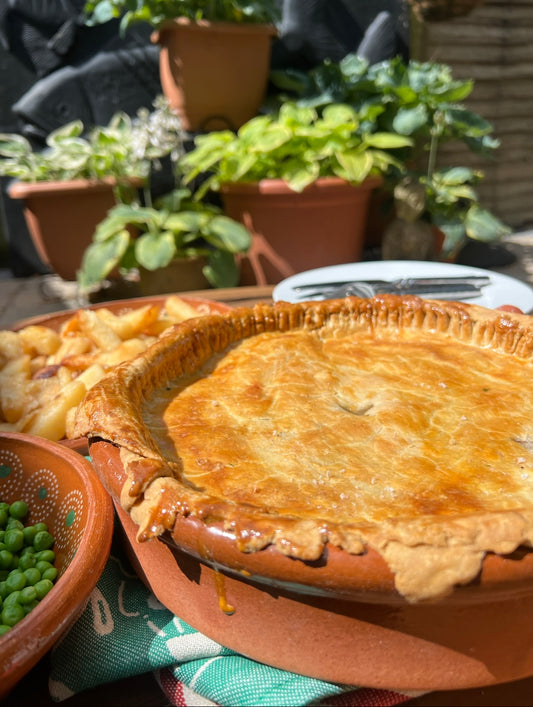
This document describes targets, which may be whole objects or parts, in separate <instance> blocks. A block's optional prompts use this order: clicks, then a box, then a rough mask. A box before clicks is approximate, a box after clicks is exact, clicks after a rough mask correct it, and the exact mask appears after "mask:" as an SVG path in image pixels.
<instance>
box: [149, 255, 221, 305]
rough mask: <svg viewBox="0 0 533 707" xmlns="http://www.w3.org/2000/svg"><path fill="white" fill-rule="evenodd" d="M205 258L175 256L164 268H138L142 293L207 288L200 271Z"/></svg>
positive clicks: (204, 278)
mask: <svg viewBox="0 0 533 707" xmlns="http://www.w3.org/2000/svg"><path fill="white" fill-rule="evenodd" d="M206 264H207V258H175V259H174V260H173V261H172V262H171V263H169V265H167V266H166V267H165V268H159V269H158V270H146V268H139V286H140V288H141V292H142V294H143V295H146V296H148V295H159V294H166V293H170V292H186V291H188V290H207V289H209V288H210V284H209V282H208V281H207V279H206V277H205V275H204V274H203V272H202V268H203V267H204V266H205V265H206Z"/></svg>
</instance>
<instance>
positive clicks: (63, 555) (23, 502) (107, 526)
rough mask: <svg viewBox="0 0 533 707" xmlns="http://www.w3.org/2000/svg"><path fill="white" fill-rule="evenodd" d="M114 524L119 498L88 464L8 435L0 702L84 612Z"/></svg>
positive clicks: (1, 470)
mask: <svg viewBox="0 0 533 707" xmlns="http://www.w3.org/2000/svg"><path fill="white" fill-rule="evenodd" d="M113 522H114V514H113V505H112V502H111V498H110V496H109V494H108V493H107V491H106V490H105V488H104V487H103V485H102V483H101V482H100V480H99V478H98V477H97V475H96V473H95V472H94V470H93V468H92V465H91V464H90V462H89V461H88V460H87V459H86V458H85V457H83V456H82V455H80V454H78V453H77V452H75V451H73V450H71V449H69V448H67V447H65V446H64V445H61V444H59V443H57V442H50V441H49V440H46V439H44V438H41V437H35V436H31V435H27V434H22V433H17V432H0V700H1V699H2V698H3V697H5V696H6V695H7V694H8V693H9V692H10V691H11V690H12V689H13V687H14V686H15V685H16V684H17V683H18V682H19V680H21V678H22V677H24V675H26V673H27V672H28V671H29V670H31V668H32V667H34V665H35V664H36V663H37V662H38V661H39V660H40V659H41V658H42V657H44V655H45V654H46V653H47V652H48V651H49V650H50V649H51V648H52V647H53V645H54V644H55V643H56V642H57V641H58V640H59V639H60V638H61V636H62V635H63V634H64V633H65V632H66V631H67V630H68V629H69V628H70V627H71V626H72V624H73V623H74V622H75V621H76V619H77V618H78V617H79V615H80V613H81V612H82V611H83V609H84V607H85V605H86V602H87V600H88V599H89V595H90V594H91V592H92V590H93V589H94V587H95V585H96V583H97V581H98V579H99V577H100V575H101V573H102V572H103V569H104V567H105V564H106V562H107V559H108V557H109V552H110V548H111V540H112V535H113Z"/></svg>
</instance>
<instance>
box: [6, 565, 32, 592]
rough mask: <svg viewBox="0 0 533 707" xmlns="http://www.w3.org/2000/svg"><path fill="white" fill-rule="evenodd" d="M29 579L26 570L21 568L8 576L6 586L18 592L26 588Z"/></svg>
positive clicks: (11, 590)
mask: <svg viewBox="0 0 533 707" xmlns="http://www.w3.org/2000/svg"><path fill="white" fill-rule="evenodd" d="M27 581H28V580H27V579H26V575H25V574H24V572H21V571H20V570H13V572H10V573H9V575H8V578H7V579H6V586H7V588H8V590H9V591H10V592H17V591H20V590H21V589H24V587H25V586H26V584H27Z"/></svg>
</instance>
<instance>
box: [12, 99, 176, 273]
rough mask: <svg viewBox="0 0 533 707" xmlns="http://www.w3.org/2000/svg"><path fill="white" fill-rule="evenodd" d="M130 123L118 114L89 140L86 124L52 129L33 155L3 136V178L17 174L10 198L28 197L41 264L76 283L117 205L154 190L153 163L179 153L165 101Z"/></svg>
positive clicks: (18, 138) (19, 141)
mask: <svg viewBox="0 0 533 707" xmlns="http://www.w3.org/2000/svg"><path fill="white" fill-rule="evenodd" d="M154 108H155V109H154V110H153V111H152V112H150V111H148V109H142V110H140V111H139V112H138V114H137V116H136V117H135V118H134V119H132V118H131V117H130V116H128V115H126V114H124V113H122V112H118V113H116V114H115V115H114V116H113V117H112V118H111V120H110V122H109V124H108V125H106V126H95V127H93V128H92V129H91V130H90V131H88V134H87V135H84V125H83V123H82V122H81V121H79V120H76V121H72V122H70V123H68V124H66V125H64V126H62V127H61V128H59V129H58V130H54V131H53V132H51V133H50V134H49V135H48V137H47V139H46V145H47V148H46V149H44V150H36V149H35V150H34V149H33V147H32V145H31V144H30V142H29V141H28V140H27V139H26V138H25V137H24V136H23V135H19V134H16V133H15V134H13V133H9V134H0V175H2V176H9V177H13V181H12V183H11V184H10V186H9V188H8V194H9V196H10V198H12V199H23V200H24V214H25V218H26V222H27V225H28V229H29V232H30V235H31V237H32V239H33V242H34V244H35V247H36V249H37V252H38V253H39V255H40V257H41V259H42V260H43V262H44V263H46V264H47V265H48V266H49V267H50V268H51V269H52V271H54V272H55V273H57V274H58V275H60V276H61V277H62V278H63V279H65V280H75V279H76V271H77V269H78V268H79V266H80V263H81V258H82V255H83V253H84V251H85V249H86V248H87V246H88V245H89V244H90V242H91V239H92V235H93V232H94V230H95V228H96V225H97V224H98V223H99V221H101V220H102V219H103V218H104V217H105V216H106V214H107V212H108V210H109V209H110V208H111V207H112V206H113V205H115V204H116V203H117V202H125V203H127V202H129V201H131V200H132V199H134V198H135V197H136V196H137V194H138V190H139V188H140V187H144V188H145V190H146V191H148V190H149V187H150V177H151V172H152V169H153V168H154V164H155V163H156V161H157V160H159V159H160V158H162V157H164V156H166V155H169V154H171V152H172V151H173V150H176V149H177V145H178V144H179V141H178V139H177V137H176V136H177V135H179V133H177V130H178V129H179V122H178V119H177V118H176V116H175V115H174V114H173V113H172V112H171V111H170V109H169V107H168V105H167V104H166V102H165V101H164V99H162V98H157V99H156V100H155V102H154Z"/></svg>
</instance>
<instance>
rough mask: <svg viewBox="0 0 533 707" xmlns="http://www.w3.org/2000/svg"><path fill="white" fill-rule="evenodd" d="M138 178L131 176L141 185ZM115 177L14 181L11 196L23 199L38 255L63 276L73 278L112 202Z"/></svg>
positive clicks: (65, 278) (74, 278) (135, 183)
mask: <svg viewBox="0 0 533 707" xmlns="http://www.w3.org/2000/svg"><path fill="white" fill-rule="evenodd" d="M141 183H142V182H141V180H133V181H132V184H133V185H134V186H140V185H141ZM115 185H116V182H115V180H114V179H106V180H102V181H99V180H94V181H91V180H87V179H76V180H70V181H58V182H14V183H13V184H12V185H11V186H10V187H9V190H8V193H9V196H10V197H11V198H12V199H24V216H25V219H26V224H27V226H28V230H29V232H30V236H31V238H32V241H33V243H34V245H35V248H36V250H37V253H38V254H39V257H40V258H41V260H42V261H43V263H44V264H45V265H48V266H49V267H50V269H51V270H52V271H53V272H55V273H57V274H58V275H59V276H60V277H62V278H63V279H64V280H71V281H74V280H76V273H77V271H78V270H79V268H80V265H81V261H82V258H83V254H84V252H85V250H86V249H87V247H88V246H89V245H90V244H91V242H92V237H93V233H94V231H95V229H96V226H97V225H98V224H99V223H100V221H103V219H104V218H105V217H106V215H107V212H108V211H109V209H111V208H112V207H113V206H114V205H115V203H116V202H115V197H114V194H113V188H114V186H115Z"/></svg>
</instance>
